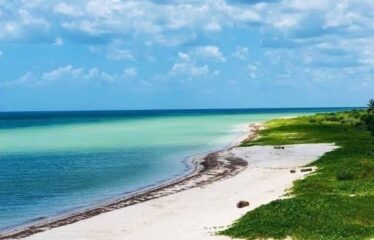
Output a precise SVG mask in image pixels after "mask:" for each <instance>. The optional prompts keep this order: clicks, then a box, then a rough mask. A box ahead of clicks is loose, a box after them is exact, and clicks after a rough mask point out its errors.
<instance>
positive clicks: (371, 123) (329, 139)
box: [221, 110, 374, 239]
mask: <svg viewBox="0 0 374 240" xmlns="http://www.w3.org/2000/svg"><path fill="white" fill-rule="evenodd" d="M266 125H267V128H266V129H265V130H263V131H262V132H261V138H259V139H257V140H255V141H251V142H243V145H244V146H249V145H268V144H270V145H280V144H297V143H336V144H337V145H338V146H340V148H338V149H337V150H335V151H332V152H329V153H327V154H325V155H324V156H323V157H321V158H320V159H319V160H317V161H316V162H314V163H313V165H314V166H317V167H318V171H317V172H316V173H315V174H312V175H310V176H308V177H307V178H305V179H303V180H299V181H296V182H295V184H294V187H293V188H292V189H291V194H292V197H291V198H287V199H284V200H277V201H273V202H271V203H270V204H267V205H264V206H261V207H259V208H257V209H255V210H253V211H250V212H248V213H247V214H246V215H245V216H243V217H242V218H241V219H239V220H238V221H237V222H235V223H234V224H233V225H232V226H231V227H229V228H228V229H227V230H225V231H223V232H221V234H224V235H229V236H232V237H238V238H245V239H258V238H259V239H264V238H275V239H284V238H286V237H288V236H290V237H292V238H293V239H370V238H374V111H369V110H368V111H364V110H354V111H350V112H342V113H325V114H316V115H314V116H306V117H298V118H294V119H278V120H272V121H269V122H267V123H266ZM368 130H370V131H371V132H372V133H370V131H368Z"/></svg>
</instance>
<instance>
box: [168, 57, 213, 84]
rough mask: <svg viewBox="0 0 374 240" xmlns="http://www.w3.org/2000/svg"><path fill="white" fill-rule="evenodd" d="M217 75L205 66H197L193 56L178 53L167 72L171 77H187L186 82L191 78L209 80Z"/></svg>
mask: <svg viewBox="0 0 374 240" xmlns="http://www.w3.org/2000/svg"><path fill="white" fill-rule="evenodd" d="M218 74H219V71H218V70H214V71H212V70H211V69H210V68H209V66H208V65H207V64H200V65H198V64H197V63H196V60H195V59H194V56H191V55H190V54H189V53H183V52H180V53H178V60H177V62H175V63H174V65H173V66H172V68H171V70H170V71H169V75H171V76H177V75H182V76H187V78H188V80H191V79H193V78H209V77H214V76H216V75H218Z"/></svg>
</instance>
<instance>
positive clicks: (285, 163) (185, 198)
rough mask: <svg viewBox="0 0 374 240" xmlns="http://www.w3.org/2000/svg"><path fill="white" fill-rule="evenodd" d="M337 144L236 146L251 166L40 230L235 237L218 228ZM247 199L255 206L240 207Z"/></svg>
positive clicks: (161, 238) (99, 235) (50, 236)
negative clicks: (229, 175) (200, 184)
mask: <svg viewBox="0 0 374 240" xmlns="http://www.w3.org/2000/svg"><path fill="white" fill-rule="evenodd" d="M334 148H336V147H335V146H334V145H332V144H301V145H287V146H286V149H279V150H278V149H274V148H273V147H271V146H255V147H246V148H234V149H232V150H231V151H230V152H228V153H226V154H227V155H226V156H225V157H227V156H237V157H242V158H243V159H245V160H247V161H248V163H249V165H248V167H247V168H246V169H245V170H244V171H243V172H241V173H239V174H238V175H236V176H234V177H232V178H228V179H224V180H221V181H218V182H214V183H212V184H209V185H206V186H203V187H197V188H193V189H189V190H186V191H183V192H179V193H176V194H173V195H169V196H166V197H161V198H158V199H154V200H151V201H148V202H143V203H140V204H136V205H133V206H129V207H126V208H122V209H119V210H115V211H112V212H108V213H104V214H101V215H98V216H95V217H92V218H89V219H86V220H82V221H79V222H77V223H74V224H71V225H65V226H62V227H58V228H54V229H51V230H48V231H46V232H42V233H38V234H35V235H32V236H30V237H28V238H27V239H30V240H31V239H34V240H35V239H42V240H60V239H61V240H66V239H69V240H72V239H79V240H84V239H92V240H93V239H95V240H96V239H97V240H99V239H100V240H101V239H102V240H113V239H121V240H148V239H155V240H209V239H212V240H214V239H216V240H220V239H222V240H223V239H229V238H227V237H223V236H215V235H214V232H216V231H218V230H220V229H222V228H223V227H225V226H227V225H229V224H231V223H232V222H233V221H235V220H236V219H238V218H239V217H240V216H242V215H243V214H245V213H246V212H247V211H249V210H251V209H254V208H256V207H258V206H260V205H262V204H266V203H269V202H270V201H273V200H275V199H278V198H280V197H282V195H283V194H284V193H285V191H286V190H287V189H288V188H289V187H291V186H292V182H293V181H294V180H296V179H300V178H302V177H303V176H304V175H303V173H300V171H299V170H298V171H297V173H295V174H291V173H290V169H294V168H296V167H299V166H303V165H306V164H308V163H311V162H313V161H314V160H316V159H317V158H318V157H320V156H321V155H323V154H324V153H325V152H328V151H331V150H333V149H334ZM239 200H247V201H249V202H250V206H249V207H247V208H242V209H238V208H236V203H237V202H238V201H239Z"/></svg>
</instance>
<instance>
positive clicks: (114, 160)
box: [0, 109, 344, 230]
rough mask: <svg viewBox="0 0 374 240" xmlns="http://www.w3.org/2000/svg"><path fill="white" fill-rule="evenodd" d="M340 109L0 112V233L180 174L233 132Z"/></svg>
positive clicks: (227, 142) (230, 140)
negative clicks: (191, 158)
mask: <svg viewBox="0 0 374 240" xmlns="http://www.w3.org/2000/svg"><path fill="white" fill-rule="evenodd" d="M336 110H344V109H251V110H167V111H101V112H100V111H95V112H32V113H31V112H30V113H0V230H4V229H7V228H10V227H14V226H18V225H22V224H24V223H27V222H29V221H33V220H35V219H37V218H40V217H51V216H54V215H56V214H61V213H63V212H66V211H71V210H73V209H80V208H83V207H87V206H90V205H92V204H95V203H99V202H100V201H104V200H108V199H112V198H116V197H119V196H122V195H123V194H126V193H129V192H133V191H136V190H139V189H142V188H145V187H148V186H150V185H154V184H159V183H161V182H165V181H167V180H170V179H172V178H175V177H177V176H181V175H183V174H186V172H187V171H188V170H189V169H188V167H187V165H186V161H185V160H186V158H187V157H188V156H190V155H193V154H196V153H202V152H206V151H210V150H215V149H218V148H221V147H223V146H225V145H228V144H230V143H231V142H232V141H233V140H234V139H235V137H237V136H238V135H240V134H242V128H240V127H239V126H240V125H243V124H248V123H253V122H259V121H265V120H268V119H271V118H276V117H281V116H291V115H301V114H309V113H314V112H329V111H336Z"/></svg>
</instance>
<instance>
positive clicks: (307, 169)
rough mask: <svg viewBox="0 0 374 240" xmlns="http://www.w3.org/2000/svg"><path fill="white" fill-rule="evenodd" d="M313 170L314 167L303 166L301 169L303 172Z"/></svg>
mask: <svg viewBox="0 0 374 240" xmlns="http://www.w3.org/2000/svg"><path fill="white" fill-rule="evenodd" d="M311 171H313V169H312V168H302V169H301V172H311Z"/></svg>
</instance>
